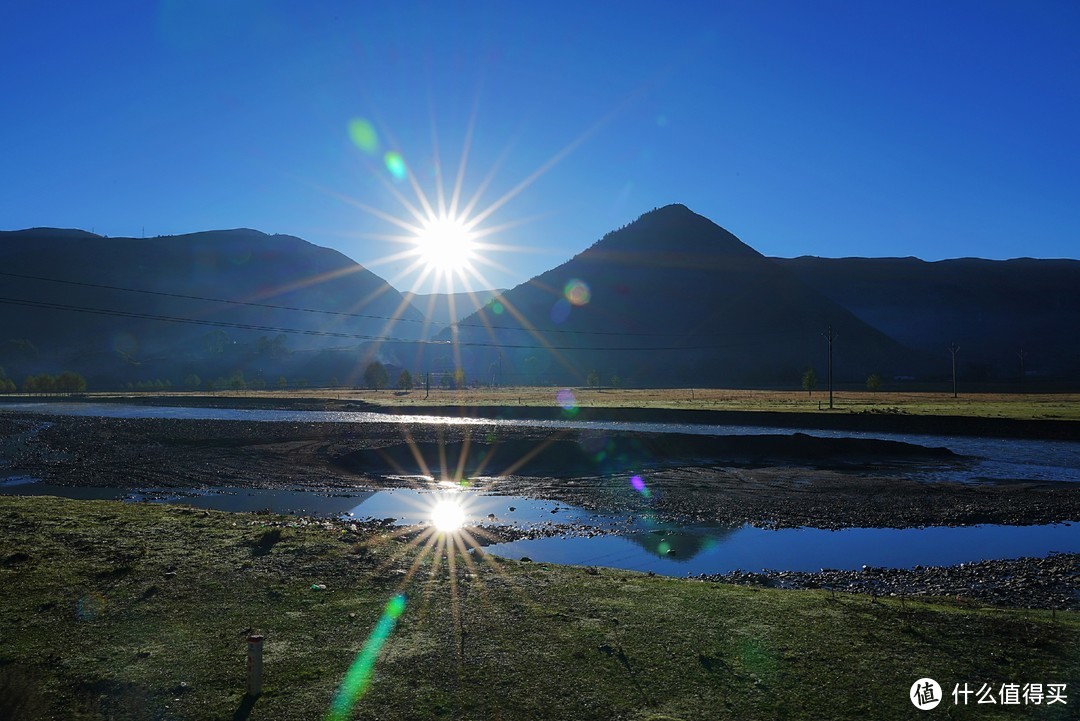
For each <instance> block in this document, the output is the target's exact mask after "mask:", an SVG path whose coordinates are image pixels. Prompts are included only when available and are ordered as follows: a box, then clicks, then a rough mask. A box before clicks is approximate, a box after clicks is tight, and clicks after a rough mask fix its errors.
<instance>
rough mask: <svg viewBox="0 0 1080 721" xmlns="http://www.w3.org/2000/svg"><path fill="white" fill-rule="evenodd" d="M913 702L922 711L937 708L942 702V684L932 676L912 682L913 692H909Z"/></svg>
mask: <svg viewBox="0 0 1080 721" xmlns="http://www.w3.org/2000/svg"><path fill="white" fill-rule="evenodd" d="M908 698H910V699H911V703H913V704H915V708H917V709H919V710H920V711H929V710H930V709H932V708H937V705H938V704H939V703H941V686H939V685H938V682H937V681H935V680H934V679H932V678H920V679H919V680H918V681H916V682H915V683H913V684H911V693H909V694H908Z"/></svg>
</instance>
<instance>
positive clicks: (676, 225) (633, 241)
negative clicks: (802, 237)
mask: <svg viewBox="0 0 1080 721" xmlns="http://www.w3.org/2000/svg"><path fill="white" fill-rule="evenodd" d="M629 254H632V255H634V256H636V257H637V259H638V262H642V261H644V260H645V256H649V257H651V256H659V258H658V261H659V263H660V264H661V265H669V264H670V262H671V261H672V260H674V261H676V264H678V265H686V266H687V267H694V266H695V265H696V264H697V263H701V262H704V263H706V264H714V263H716V262H718V261H720V262H725V263H726V262H728V261H730V260H732V259H736V258H742V259H748V258H755V259H764V256H762V255H761V254H760V253H758V252H757V251H756V250H754V249H753V248H751V247H750V246H748V245H746V244H745V243H743V242H742V241H741V240H739V239H738V238H737V237H735V236H734V235H733V234H732V233H730V232H728V231H727V230H725V229H724V228H722V227H720V226H719V225H717V224H716V223H714V222H712V221H711V220H709V219H708V218H706V217H704V216H702V215H698V214H697V213H695V212H694V211H692V210H690V209H689V208H688V207H686V206H685V205H682V204H680V203H674V204H672V205H665V206H663V207H661V208H654V209H653V210H650V211H649V212H647V213H644V214H642V215H641V216H639V217H638V218H637V220H634V221H633V222H631V223H629V224H627V225H624V226H623V227H622V228H619V229H618V230H614V231H612V232H610V233H608V234H607V235H605V236H604V237H603V238H601V239H600V240H599V241H597V242H596V243H594V244H593V245H592V247H590V248H589V249H588V250H586V251H585V252H584V253H582V254H581V257H582V258H588V259H590V260H615V259H616V257H617V256H626V255H629Z"/></svg>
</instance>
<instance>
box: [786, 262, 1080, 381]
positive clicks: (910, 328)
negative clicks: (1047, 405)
mask: <svg viewBox="0 0 1080 721" xmlns="http://www.w3.org/2000/svg"><path fill="white" fill-rule="evenodd" d="M774 260H775V262H776V263H777V264H779V265H780V266H781V267H783V268H785V269H786V270H788V271H790V272H791V273H792V274H794V275H795V276H797V277H798V278H799V279H800V280H802V281H803V282H805V283H806V284H807V285H809V286H811V287H812V288H815V289H816V290H818V291H820V292H821V293H822V294H823V295H826V296H828V297H829V298H831V299H832V300H834V301H836V302H837V303H839V304H840V305H842V306H844V307H845V308H847V309H848V310H850V311H851V312H852V313H854V314H855V315H856V316H858V317H859V318H860V319H862V320H864V321H866V322H867V323H869V324H870V325H873V326H874V327H876V328H878V329H880V330H881V331H883V332H885V333H887V334H889V335H890V336H892V337H893V338H896V339H897V340H898V341H900V342H902V343H905V344H907V345H909V346H911V347H913V348H920V349H923V350H925V351H926V352H927V353H928V354H932V355H933V356H935V357H937V358H938V359H939V367H940V371H939V372H940V373H942V374H944V373H947V372H948V371H949V369H948V364H949V362H950V358H949V353H948V351H947V348H948V346H949V344H950V343H954V342H955V343H956V344H957V345H958V346H959V347H960V351H959V353H958V354H957V366H958V374H959V375H960V376H961V377H962V378H965V379H967V380H973V381H995V380H996V381H1009V382H1019V379H1020V352H1021V350H1022V351H1023V353H1024V372H1025V376H1026V377H1027V379H1029V380H1032V381H1035V380H1040V379H1044V378H1070V377H1072V378H1075V376H1076V373H1077V372H1080V335H1078V334H1077V332H1076V330H1077V328H1080V261H1077V260H1036V259H1032V258H1019V259H1015V260H983V259H976V258H962V259H956V260H942V261H937V262H926V261H922V260H919V259H917V258H816V257H801V258H791V259H783V258H777V259H774Z"/></svg>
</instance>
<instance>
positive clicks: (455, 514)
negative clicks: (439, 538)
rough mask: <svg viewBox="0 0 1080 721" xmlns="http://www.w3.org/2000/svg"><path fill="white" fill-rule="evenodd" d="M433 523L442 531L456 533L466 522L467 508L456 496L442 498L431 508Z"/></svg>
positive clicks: (436, 528)
mask: <svg viewBox="0 0 1080 721" xmlns="http://www.w3.org/2000/svg"><path fill="white" fill-rule="evenodd" d="M431 523H432V525H433V526H435V530H437V531H439V532H440V533H455V532H457V531H459V530H461V527H462V526H463V525H464V524H465V508H464V507H463V506H462V504H461V501H459V500H458V499H456V498H446V497H443V498H441V499H440V500H439V501H438V502H436V503H435V505H434V506H433V507H432V509H431Z"/></svg>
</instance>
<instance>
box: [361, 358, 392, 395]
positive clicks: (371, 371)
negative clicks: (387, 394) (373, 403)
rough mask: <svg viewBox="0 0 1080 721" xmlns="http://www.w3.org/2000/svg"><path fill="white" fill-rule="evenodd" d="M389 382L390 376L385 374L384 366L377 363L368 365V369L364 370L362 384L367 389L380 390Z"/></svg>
mask: <svg viewBox="0 0 1080 721" xmlns="http://www.w3.org/2000/svg"><path fill="white" fill-rule="evenodd" d="M389 382H390V376H389V375H388V374H387V373H386V366H384V365H383V364H382V363H380V362H379V361H373V362H371V363H368V367H367V368H365V369H364V384H365V385H367V387H368V388H374V389H375V390H381V389H383V388H385V387H386V384H387V383H389Z"/></svg>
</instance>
